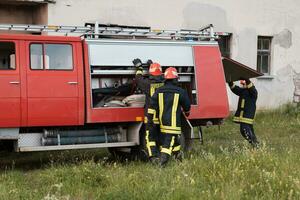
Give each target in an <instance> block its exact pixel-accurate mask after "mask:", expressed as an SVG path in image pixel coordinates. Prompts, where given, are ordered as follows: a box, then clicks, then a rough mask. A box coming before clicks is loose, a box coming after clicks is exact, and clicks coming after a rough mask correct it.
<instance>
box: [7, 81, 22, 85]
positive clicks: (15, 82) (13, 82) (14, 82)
mask: <svg viewBox="0 0 300 200" xmlns="http://www.w3.org/2000/svg"><path fill="white" fill-rule="evenodd" d="M9 83H10V84H20V82H19V81H11V82H9Z"/></svg>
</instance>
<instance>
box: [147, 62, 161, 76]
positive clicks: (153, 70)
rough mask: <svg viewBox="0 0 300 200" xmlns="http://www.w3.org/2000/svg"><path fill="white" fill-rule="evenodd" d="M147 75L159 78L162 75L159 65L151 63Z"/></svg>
mask: <svg viewBox="0 0 300 200" xmlns="http://www.w3.org/2000/svg"><path fill="white" fill-rule="evenodd" d="M149 73H150V74H151V75H152V76H160V75H161V74H162V69H161V66H160V64H158V63H152V64H151V65H150V68H149Z"/></svg>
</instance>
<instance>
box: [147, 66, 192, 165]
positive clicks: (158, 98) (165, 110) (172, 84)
mask: <svg viewBox="0 0 300 200" xmlns="http://www.w3.org/2000/svg"><path fill="white" fill-rule="evenodd" d="M164 76H165V79H166V81H165V85H164V86H162V87H160V88H159V89H157V90H156V92H155V93H154V95H153V96H152V98H151V100H150V106H149V109H148V113H149V116H152V117H151V118H149V123H150V124H158V123H159V127H160V132H161V136H162V148H161V150H160V160H159V162H160V165H161V166H164V165H165V164H166V163H167V162H168V160H169V158H170V156H171V155H172V153H175V154H176V153H179V151H180V137H179V136H180V135H181V115H182V111H183V112H184V113H185V115H186V116H188V115H189V112H190V108H191V103H190V100H189V97H188V94H187V92H186V91H185V90H183V89H182V88H180V87H179V86H177V82H178V74H177V70H176V69H175V68H173V67H169V68H168V69H166V71H165V74H164Z"/></svg>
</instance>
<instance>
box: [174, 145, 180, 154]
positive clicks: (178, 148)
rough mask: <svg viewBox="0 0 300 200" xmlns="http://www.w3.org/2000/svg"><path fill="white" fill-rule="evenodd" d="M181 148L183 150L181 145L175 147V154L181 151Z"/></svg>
mask: <svg viewBox="0 0 300 200" xmlns="http://www.w3.org/2000/svg"><path fill="white" fill-rule="evenodd" d="M180 148H181V146H180V145H178V146H176V147H174V148H173V152H176V151H180Z"/></svg>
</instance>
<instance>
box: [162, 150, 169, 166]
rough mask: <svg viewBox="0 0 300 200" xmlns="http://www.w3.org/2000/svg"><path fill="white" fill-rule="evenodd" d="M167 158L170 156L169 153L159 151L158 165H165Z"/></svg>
mask: <svg viewBox="0 0 300 200" xmlns="http://www.w3.org/2000/svg"><path fill="white" fill-rule="evenodd" d="M169 158H170V155H169V154H166V153H161V154H160V166H161V167H165V166H166V164H167V163H168V161H169Z"/></svg>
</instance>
